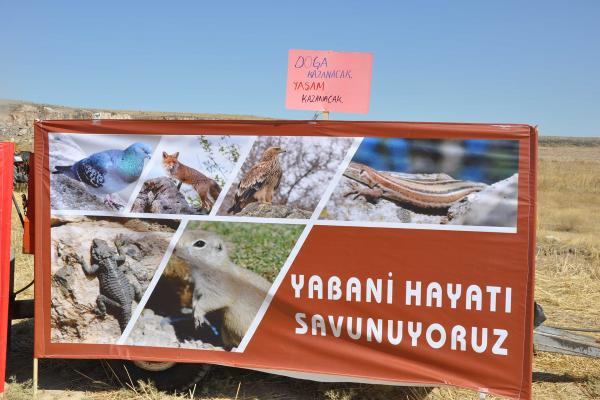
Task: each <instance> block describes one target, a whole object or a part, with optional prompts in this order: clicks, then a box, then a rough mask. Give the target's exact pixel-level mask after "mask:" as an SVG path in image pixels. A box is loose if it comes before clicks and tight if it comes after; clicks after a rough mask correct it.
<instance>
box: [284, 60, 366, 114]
mask: <svg viewBox="0 0 600 400" xmlns="http://www.w3.org/2000/svg"><path fill="white" fill-rule="evenodd" d="M372 67H373V55H372V54H371V53H340V52H336V51H318V50H290V52H289V55H288V80H287V90H286V98H285V106H286V108H292V109H300V110H317V111H336V112H350V113H361V114H366V113H368V112H369V100H370V96H371V71H372Z"/></svg>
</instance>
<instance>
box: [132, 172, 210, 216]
mask: <svg viewBox="0 0 600 400" xmlns="http://www.w3.org/2000/svg"><path fill="white" fill-rule="evenodd" d="M131 211H132V212H136V213H152V214H200V212H199V211H197V210H195V209H193V208H192V207H191V206H190V205H189V204H188V202H187V201H186V199H185V196H184V195H183V194H182V193H181V192H180V191H179V190H178V189H177V185H175V183H174V182H173V180H172V179H170V178H168V177H166V176H163V177H158V178H154V179H149V180H147V181H146V182H144V185H143V186H142V189H141V190H140V193H139V194H138V196H137V198H136V199H135V201H134V202H133V207H132V208H131Z"/></svg>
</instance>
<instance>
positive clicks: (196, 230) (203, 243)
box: [139, 222, 304, 350]
mask: <svg viewBox="0 0 600 400" xmlns="http://www.w3.org/2000/svg"><path fill="white" fill-rule="evenodd" d="M303 228H304V226H303V225H294V224H289V225H288V224H264V223H262V224H255V223H247V222H190V223H189V224H188V225H187V227H186V228H185V230H184V232H183V234H182V236H181V238H180V239H179V240H178V242H177V245H176V246H175V249H174V251H173V254H172V256H171V258H170V259H169V263H168V264H167V267H166V268H165V271H164V272H163V274H162V276H161V278H160V280H159V282H158V284H157V286H156V288H155V289H154V292H153V293H152V295H151V296H150V299H149V300H148V303H147V304H146V308H147V309H151V310H152V311H153V312H154V313H155V314H156V315H160V316H162V317H164V318H165V320H168V321H169V322H171V323H172V325H173V327H174V329H175V333H176V335H177V338H178V340H179V341H180V343H181V347H185V346H186V343H190V342H192V341H194V342H198V341H202V342H203V343H205V344H210V345H212V346H214V347H215V348H217V349H222V350H232V349H234V348H236V347H237V346H239V344H240V342H241V340H242V338H243V337H244V335H245V334H246V332H247V331H248V328H249V327H250V324H251V323H252V321H253V319H254V317H255V316H256V314H257V313H258V310H259V308H260V306H261V305H262V303H263V301H264V299H265V297H266V295H267V293H268V291H269V288H270V287H271V283H272V282H273V281H274V279H275V277H276V276H277V274H278V273H279V271H280V270H281V268H282V267H283V265H284V263H285V261H286V259H287V258H288V256H289V254H290V252H291V250H292V248H293V246H294V244H295V242H296V240H297V239H298V237H299V236H300V233H301V232H302V230H303ZM139 328H140V329H143V326H140V327H139ZM157 345H158V344H157ZM160 345H161V346H167V347H168V346H170V345H169V344H168V343H164V344H163V343H160Z"/></svg>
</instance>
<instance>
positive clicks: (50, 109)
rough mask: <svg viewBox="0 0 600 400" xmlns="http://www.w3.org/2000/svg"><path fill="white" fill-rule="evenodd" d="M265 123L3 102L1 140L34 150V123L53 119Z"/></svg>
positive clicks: (222, 116) (0, 104)
mask: <svg viewBox="0 0 600 400" xmlns="http://www.w3.org/2000/svg"><path fill="white" fill-rule="evenodd" d="M92 118H98V119H157V120H171V119H180V120H197V119H227V118H230V119H265V118H259V117H253V116H250V115H230V114H202V113H189V112H170V113H168V112H153V111H134V110H106V109H94V108H75V107H65V106H57V105H52V104H39V103H31V102H25V101H18V100H4V99H0V140H13V141H15V142H16V143H17V144H18V145H19V150H32V149H33V123H34V122H35V121H36V120H38V119H39V120H51V119H92Z"/></svg>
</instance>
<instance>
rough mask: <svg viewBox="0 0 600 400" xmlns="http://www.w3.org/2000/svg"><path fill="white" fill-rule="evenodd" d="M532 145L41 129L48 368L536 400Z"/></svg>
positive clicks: (40, 263)
mask: <svg viewBox="0 0 600 400" xmlns="http://www.w3.org/2000/svg"><path fill="white" fill-rule="evenodd" d="M536 140H537V133H536V132H535V129H534V128H531V127H529V126H526V125H484V124H441V123H440V124H436V123H400V122H343V121H244V122H242V121H116V120H106V121H104V120H102V121H100V120H98V121H42V122H38V123H36V125H35V157H36V160H35V161H36V163H35V169H36V171H35V174H36V179H35V191H36V197H35V205H36V209H37V212H36V214H35V230H36V235H35V256H36V257H35V260H36V265H35V271H36V283H37V285H36V299H38V301H36V327H35V334H36V341H35V343H36V345H35V354H36V357H62V358H125V359H140V360H155V361H177V362H204V363H217V364H224V365H232V366H238V367H245V368H253V369H260V370H266V371H270V372H275V373H280V374H284V375H291V376H299V377H304V378H310V379H318V380H343V381H356V382H373V383H385V384H410V385H430V384H450V385H458V386H464V387H468V388H472V389H475V390H483V391H487V392H490V393H495V394H499V395H503V396H507V397H510V398H523V399H527V398H530V396H531V390H530V389H531V388H530V386H531V361H532V309H533V297H532V296H533V273H534V258H533V255H534V253H533V250H534V246H535V235H534V227H535V218H534V217H535V190H534V188H535V161H536V156H535V151H536V145H537V144H536Z"/></svg>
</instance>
